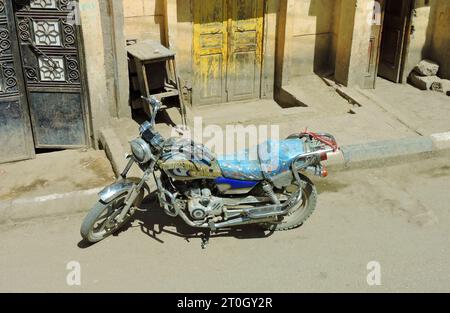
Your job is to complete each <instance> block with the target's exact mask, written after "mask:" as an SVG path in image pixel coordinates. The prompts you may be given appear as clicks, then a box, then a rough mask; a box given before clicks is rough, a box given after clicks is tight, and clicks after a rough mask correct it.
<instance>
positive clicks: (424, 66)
mask: <svg viewBox="0 0 450 313" xmlns="http://www.w3.org/2000/svg"><path fill="white" fill-rule="evenodd" d="M414 71H415V72H416V73H417V74H419V75H420V76H436V75H437V73H438V72H439V64H437V63H436V62H433V61H431V60H422V61H420V62H419V64H417V66H416V67H415V68H414Z"/></svg>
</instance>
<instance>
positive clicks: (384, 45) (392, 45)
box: [378, 0, 413, 83]
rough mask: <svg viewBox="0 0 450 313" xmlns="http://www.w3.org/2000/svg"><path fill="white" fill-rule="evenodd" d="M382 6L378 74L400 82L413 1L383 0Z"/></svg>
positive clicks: (407, 42)
mask: <svg viewBox="0 0 450 313" xmlns="http://www.w3.org/2000/svg"><path fill="white" fill-rule="evenodd" d="M384 7H385V9H384V18H383V20H382V37H381V50H380V60H379V66H378V76H380V77H383V78H385V79H387V80H390V81H392V82H394V83H402V82H403V70H404V65H405V61H406V60H405V59H406V55H407V50H408V44H409V36H410V27H411V14H412V9H413V1H412V0H385V5H384Z"/></svg>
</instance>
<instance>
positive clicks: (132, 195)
mask: <svg viewBox="0 0 450 313" xmlns="http://www.w3.org/2000/svg"><path fill="white" fill-rule="evenodd" d="M128 158H129V159H130V160H129V161H128V163H127V166H126V167H125V169H124V170H123V172H122V173H121V174H120V176H121V177H122V178H123V179H126V178H127V174H128V172H129V171H130V169H131V167H132V166H133V164H134V163H135V160H134V158H133V157H132V156H129V157H128ZM154 165H155V161H153V160H152V161H151V163H150V165H149V167H148V169H147V170H146V171H144V175H143V176H142V178H141V180H140V181H139V183H138V184H137V185H136V184H135V185H133V187H132V188H131V189H130V191H129V192H128V195H127V198H126V199H125V206H124V207H123V209H122V212H120V214H119V215H118V216H117V217H116V220H117V222H119V223H120V222H122V221H123V220H124V218H125V216H126V215H127V213H128V212H129V211H130V209H131V207H132V205H133V203H134V201H136V198H137V196H138V195H139V192H140V191H141V189H142V187H143V186H144V184H145V183H146V182H147V180H148V179H149V177H150V175H151V174H152V173H153V167H154Z"/></svg>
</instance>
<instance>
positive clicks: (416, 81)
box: [409, 73, 441, 90]
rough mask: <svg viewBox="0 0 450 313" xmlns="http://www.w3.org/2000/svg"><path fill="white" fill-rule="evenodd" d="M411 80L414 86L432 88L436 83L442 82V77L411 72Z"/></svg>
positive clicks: (422, 88) (425, 88) (424, 88)
mask: <svg viewBox="0 0 450 313" xmlns="http://www.w3.org/2000/svg"><path fill="white" fill-rule="evenodd" d="M409 80H410V82H411V84H412V85H413V86H414V87H417V88H419V89H421V90H430V89H431V87H432V85H433V84H434V83H440V82H441V79H440V78H439V77H437V76H420V75H417V74H416V73H411V75H409Z"/></svg>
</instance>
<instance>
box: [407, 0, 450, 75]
mask: <svg viewBox="0 0 450 313" xmlns="http://www.w3.org/2000/svg"><path fill="white" fill-rule="evenodd" d="M414 15H415V16H414V34H413V36H412V38H411V42H410V49H409V60H408V65H407V67H408V68H407V69H406V70H407V74H409V72H411V71H412V70H413V68H414V66H415V65H416V64H417V63H418V62H419V61H420V60H422V59H431V60H433V61H435V62H437V63H439V64H440V66H441V68H440V72H439V76H440V77H441V78H446V79H450V52H449V51H450V32H449V31H448V30H449V29H450V1H448V0H416V3H415V12H414Z"/></svg>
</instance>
